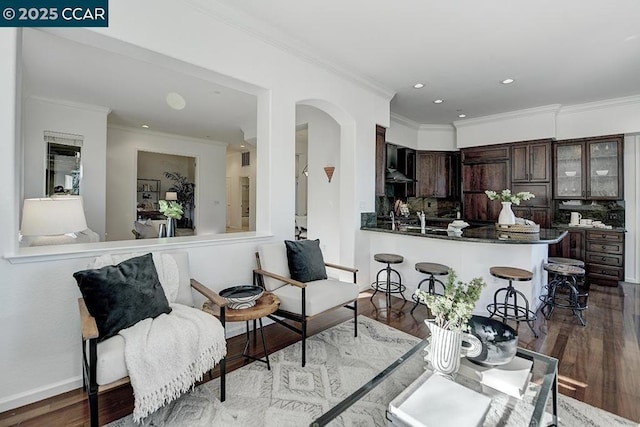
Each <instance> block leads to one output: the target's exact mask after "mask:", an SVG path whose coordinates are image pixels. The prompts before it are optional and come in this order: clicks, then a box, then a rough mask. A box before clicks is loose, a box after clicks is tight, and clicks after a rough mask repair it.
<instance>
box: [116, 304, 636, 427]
mask: <svg viewBox="0 0 640 427" xmlns="http://www.w3.org/2000/svg"><path fill="white" fill-rule="evenodd" d="M416 342H418V339H417V338H415V337H413V336H411V335H408V334H406V333H404V332H401V331H398V330H397V329H393V328H391V327H389V326H387V325H385V324H382V323H379V322H376V321H374V320H371V319H369V318H367V317H364V316H360V317H359V318H358V337H357V338H354V337H353V323H352V321H347V322H345V323H342V324H340V325H338V326H335V327H333V328H330V329H328V330H326V331H324V332H321V333H319V334H317V335H314V336H312V337H310V338H308V339H307V366H306V367H305V368H302V367H300V347H301V346H300V344H299V343H296V344H293V345H291V346H289V347H287V348H285V349H283V350H280V351H278V352H276V353H273V354H272V355H270V360H271V368H272V370H271V371H268V370H267V368H266V366H265V364H264V363H259V362H257V363H252V364H250V365H247V366H245V367H243V368H241V369H238V370H235V371H233V372H231V373H229V374H228V375H227V400H226V401H225V402H224V403H220V401H219V400H218V396H219V393H218V386H219V381H218V380H215V381H210V382H208V383H206V384H203V385H201V386H199V387H197V388H195V389H194V390H193V391H192V392H190V393H188V394H185V395H184V396H182V397H181V398H180V399H178V400H176V401H174V402H172V403H170V404H168V405H166V406H165V407H164V408H162V409H160V410H158V411H157V412H155V413H153V414H151V415H150V416H149V417H147V418H146V419H145V420H143V422H142V424H134V423H133V420H132V418H131V416H127V417H124V418H122V419H120V420H117V421H115V422H113V423H111V424H109V427H124V426H138V425H142V426H167V427H168V426H189V427H195V426H225V427H231V426H242V427H247V426H251V427H254V426H255V427H258V426H264V427H299V426H308V425H309V424H310V423H311V422H312V421H313V420H314V419H316V418H317V417H319V416H320V415H322V414H323V413H324V412H326V411H328V410H329V409H331V408H332V407H333V406H335V405H336V404H337V403H339V402H340V401H342V400H343V399H344V398H345V397H347V396H348V395H349V394H351V393H352V392H353V391H355V390H357V389H358V388H359V387H360V386H362V385H363V384H365V383H366V382H367V381H369V380H370V379H371V378H373V377H374V376H375V375H376V374H377V373H379V372H380V371H382V370H383V369H384V368H385V367H387V366H388V365H389V364H391V363H392V362H393V361H395V360H396V359H397V358H398V357H400V356H402V355H403V354H404V353H405V352H406V351H407V350H408V349H410V348H411V347H412V346H413V345H414V344H415V343H416ZM423 369H424V362H422V360H421V357H414V358H413V359H412V360H410V361H409V362H408V363H405V364H404V365H403V366H402V367H400V368H398V370H397V371H396V372H394V374H393V377H392V378H389V379H387V380H386V381H385V382H383V383H382V384H381V385H380V386H378V387H377V388H375V389H374V390H373V391H372V392H370V393H369V394H368V395H367V396H366V397H365V398H363V399H362V400H361V401H359V402H358V403H357V404H355V405H354V406H352V407H351V408H349V409H348V410H347V411H346V412H345V413H343V414H342V416H340V417H339V418H338V419H337V420H335V421H333V422H332V423H331V424H330V425H331V426H353V427H356V426H361V427H365V426H366V427H371V426H381V427H382V426H387V421H386V419H385V409H386V408H387V406H388V404H389V402H390V401H391V400H392V398H393V397H394V396H396V395H397V394H398V393H400V391H402V390H403V389H404V388H406V387H407V386H408V385H409V384H410V383H411V382H412V381H413V380H414V379H415V378H417V377H418V376H419V375H420V373H421V372H422V371H423ZM512 412H513V416H507V417H504V416H503V417H501V418H499V419H493V417H491V414H489V416H488V418H487V420H486V422H485V426H490V425H501V426H511V425H513V426H519V425H522V424H521V420H519V418H520V417H519V416H518V415H519V414H518V413H519V412H521V411H519V410H518V407H516V408H515V410H513V411H512ZM520 415H521V414H520ZM559 418H560V426H565V427H574V426H575V427H579V426H580V427H582V426H603V427H605V426H607V427H609V426H638V424H637V423H633V422H631V421H628V420H625V419H623V418H620V417H618V416H616V415H613V414H611V413H608V412H605V411H602V410H600V409H597V408H594V407H593V406H589V405H586V404H584V403H582V402H579V401H577V400H575V399H571V398H568V397H565V396H562V395H561V396H560V398H559Z"/></svg>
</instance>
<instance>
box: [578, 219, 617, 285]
mask: <svg viewBox="0 0 640 427" xmlns="http://www.w3.org/2000/svg"><path fill="white" fill-rule="evenodd" d="M585 242H586V243H585V259H584V261H585V264H586V265H585V267H586V270H587V280H588V281H589V283H591V284H596V285H603V286H618V282H619V281H621V280H624V232H622V231H612V230H595V229H594V230H587V231H586V232H585Z"/></svg>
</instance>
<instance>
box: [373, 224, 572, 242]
mask: <svg viewBox="0 0 640 427" xmlns="http://www.w3.org/2000/svg"><path fill="white" fill-rule="evenodd" d="M487 227H489V228H492V229H493V227H492V226H487ZM360 230H363V231H373V232H378V233H390V234H399V235H401V236H413V237H426V238H431V239H441V240H459V241H462V242H479V243H496V244H505V243H506V244H516V245H522V244H528V245H537V244H554V243H558V242H559V241H560V240H562V239H564V238H565V237H566V236H567V234H568V231H566V230H563V231H562V232H561V233H560V235H559V236H558V237H557V238H555V239H541V240H507V239H498V238H494V239H485V238H480V237H467V236H465V235H464V230H463V231H462V236H449V235H445V234H429V233H425V234H421V233H416V232H408V231H399V230H389V229H385V228H378V227H360ZM493 232H495V229H493ZM514 234H515V233H514ZM523 234H524V233H523Z"/></svg>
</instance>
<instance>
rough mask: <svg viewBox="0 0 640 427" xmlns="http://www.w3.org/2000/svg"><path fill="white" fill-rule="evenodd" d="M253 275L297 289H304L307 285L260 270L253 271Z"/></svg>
mask: <svg viewBox="0 0 640 427" xmlns="http://www.w3.org/2000/svg"><path fill="white" fill-rule="evenodd" d="M253 273H254V274H261V275H263V276H267V277H271V278H273V279H276V280H279V281H281V282H284V283H287V284H289V285H292V286H297V287H299V288H306V287H307V285H306V284H304V283H302V282H298V281H297V280H293V279H289V278H288V277H284V276H279V275H277V274H275V273H270V272H268V271H265V270H262V269H257V270H253Z"/></svg>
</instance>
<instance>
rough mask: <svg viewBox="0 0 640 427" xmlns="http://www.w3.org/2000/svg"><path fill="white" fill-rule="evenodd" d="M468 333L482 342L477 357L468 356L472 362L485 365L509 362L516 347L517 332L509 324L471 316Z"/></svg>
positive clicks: (514, 353)
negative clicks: (480, 350)
mask: <svg viewBox="0 0 640 427" xmlns="http://www.w3.org/2000/svg"><path fill="white" fill-rule="evenodd" d="M469 333H471V334H473V335H475V336H476V337H477V338H478V339H479V340H480V341H481V342H482V352H481V353H480V355H479V356H477V357H468V359H469V360H470V361H472V362H476V363H479V364H481V365H485V366H498V365H504V364H505V363H509V362H510V361H511V360H512V359H513V358H514V356H515V355H516V351H517V349H518V334H517V333H516V331H515V330H514V329H513V328H512V327H511V326H509V325H505V324H504V323H502V322H500V321H499V320H497V319H490V318H488V317H484V316H471V319H470V320H469Z"/></svg>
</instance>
